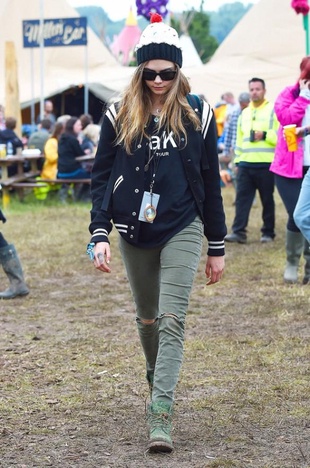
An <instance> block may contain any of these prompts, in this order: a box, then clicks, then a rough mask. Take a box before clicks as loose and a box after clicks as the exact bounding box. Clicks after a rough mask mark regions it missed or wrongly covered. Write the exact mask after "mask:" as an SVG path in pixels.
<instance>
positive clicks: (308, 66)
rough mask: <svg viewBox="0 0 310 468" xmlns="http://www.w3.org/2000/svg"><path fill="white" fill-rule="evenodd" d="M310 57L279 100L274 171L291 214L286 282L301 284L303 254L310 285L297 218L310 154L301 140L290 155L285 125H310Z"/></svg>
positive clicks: (309, 256) (309, 254)
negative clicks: (299, 272)
mask: <svg viewBox="0 0 310 468" xmlns="http://www.w3.org/2000/svg"><path fill="white" fill-rule="evenodd" d="M309 88H310V56H308V57H304V58H303V60H302V62H301V64H300V76H299V80H298V82H297V83H296V84H295V85H293V86H288V87H286V88H285V89H284V90H283V91H282V92H281V93H280V94H279V96H278V97H277V99H276V101H275V113H276V115H277V118H278V120H279V122H280V127H279V131H278V141H277V145H276V150H275V157H274V160H273V163H272V164H271V166H270V170H271V171H272V172H274V174H275V183H276V186H277V189H278V192H279V194H280V197H281V198H282V201H283V203H284V205H285V208H286V211H287V213H288V221H287V225H286V227H287V230H286V245H285V247H286V267H285V271H284V281H285V282H287V283H296V282H297V281H298V266H299V261H300V257H301V254H302V252H303V254H304V258H305V273H304V277H303V284H308V283H309V282H310V250H309V243H308V242H307V240H306V239H305V238H304V236H303V235H302V233H301V232H300V230H299V229H298V227H297V226H296V224H295V222H294V218H293V213H294V209H295V206H296V203H297V200H298V196H299V192H300V188H301V183H302V180H303V178H304V176H305V174H306V173H307V171H308V168H309V167H310V151H309V147H308V145H307V144H306V140H307V139H306V140H303V139H302V138H299V139H298V149H297V150H296V151H293V152H289V151H288V149H287V144H286V140H285V138H284V135H283V126H284V125H290V124H296V125H297V127H301V126H306V125H309V124H310V89H309Z"/></svg>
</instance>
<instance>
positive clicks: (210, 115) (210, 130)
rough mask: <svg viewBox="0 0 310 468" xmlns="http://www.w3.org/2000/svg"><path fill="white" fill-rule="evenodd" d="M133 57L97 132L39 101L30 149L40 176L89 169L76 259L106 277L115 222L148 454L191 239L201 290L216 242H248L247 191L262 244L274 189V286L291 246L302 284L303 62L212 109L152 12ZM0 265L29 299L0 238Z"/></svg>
mask: <svg viewBox="0 0 310 468" xmlns="http://www.w3.org/2000/svg"><path fill="white" fill-rule="evenodd" d="M136 53H137V63H138V66H137V68H136V70H135V72H134V74H133V77H132V79H131V82H130V84H129V86H128V87H127V88H126V90H125V91H124V94H123V96H122V97H121V99H120V101H119V102H115V103H113V104H111V105H110V106H109V107H108V108H107V110H106V112H105V114H104V116H103V120H102V126H101V129H99V127H98V126H96V125H94V123H93V121H92V118H91V116H90V115H85V114H84V115H81V116H79V117H76V116H61V117H58V118H56V116H55V115H54V113H53V106H52V105H51V104H52V103H51V101H47V102H46V108H45V112H44V116H43V118H41V119H39V120H38V122H37V124H38V128H37V130H36V132H34V133H33V134H32V135H31V136H30V138H29V140H28V145H29V147H30V148H31V147H32V146H34V147H36V148H40V149H41V151H42V152H43V153H44V156H45V157H44V161H43V165H42V172H41V178H42V179H50V180H53V179H54V178H55V177H57V179H60V180H61V179H62V178H63V179H70V178H74V179H76V178H78V179H84V178H89V177H91V194H90V193H87V196H88V197H89V196H91V202H92V209H91V222H90V226H89V231H90V234H91V240H90V243H89V245H88V247H87V253H88V255H89V257H90V259H91V260H92V261H93V263H94V266H95V268H97V269H98V270H99V271H101V272H103V273H111V271H112V270H111V263H110V261H111V246H110V241H109V234H110V232H111V230H112V226H113V224H114V226H115V228H116V229H117V231H118V233H119V249H120V254H121V257H122V259H123V263H124V266H125V269H126V272H127V277H128V281H129V284H130V288H131V292H132V296H133V301H134V304H135V309H136V324H137V330H138V335H139V339H140V342H141V347H142V350H143V353H144V356H145V367H146V381H147V383H148V385H149V389H150V398H151V401H150V404H149V406H148V410H147V419H148V424H149V442H148V450H149V451H151V452H171V451H172V450H173V442H172V438H171V428H172V417H173V409H174V393H175V389H176V385H177V382H178V379H179V374H180V369H181V364H182V357H183V352H184V329H185V320H186V313H187V307H188V303H189V298H190V294H191V289H192V285H193V282H194V278H195V274H196V272H197V268H198V264H199V261H200V258H201V254H202V247H203V238H204V237H206V239H207V242H208V247H207V254H206V264H205V275H206V281H207V285H212V284H215V283H217V282H218V281H220V280H221V278H222V275H223V272H224V266H225V260H224V259H225V247H224V242H225V240H226V242H228V243H239V244H245V243H246V242H247V237H248V236H247V226H248V221H249V216H250V212H251V207H252V205H253V202H254V200H255V196H256V192H257V191H258V194H259V197H260V200H261V204H262V227H261V234H260V242H261V243H263V244H264V243H271V242H273V241H274V239H275V236H276V232H275V218H276V216H275V201H274V188H275V187H277V190H278V192H279V194H280V197H281V199H282V201H283V204H284V206H285V208H286V210H287V214H288V220H287V226H286V243H285V250H286V266H285V269H284V274H283V277H284V281H285V282H287V283H296V282H297V281H298V266H299V262H300V258H301V255H302V254H303V256H304V259H305V266H304V275H303V280H302V282H303V284H308V283H309V282H310V250H309V241H310V239H309V236H310V221H309V220H310V207H309V204H310V201H309V199H310V197H309V188H310V171H309V167H310V146H309V145H310V141H308V135H309V134H310V57H305V58H304V59H303V60H302V62H301V65H300V71H299V73H296V75H297V77H296V78H297V80H296V83H294V84H292V85H291V86H288V87H287V88H285V89H284V90H283V91H281V92H280V94H279V96H278V97H277V99H276V101H275V103H272V102H270V101H269V100H268V99H267V97H266V93H267V88H266V84H265V81H264V79H263V78H260V77H253V78H249V81H248V90H247V91H245V92H243V93H241V94H240V95H239V98H238V102H236V101H235V98H234V95H233V93H231V92H226V93H224V94H223V95H222V96H221V101H220V102H219V103H218V105H216V106H215V107H214V109H212V108H211V106H210V105H209V103H208V102H207V101H206V100H205V99H203V98H202V97H201V96H195V95H192V94H191V93H190V84H189V82H188V80H187V78H186V76H185V75H184V74H183V72H182V70H181V67H182V49H181V46H180V42H179V37H178V34H177V32H176V31H175V30H174V29H173V28H172V27H170V26H168V25H165V24H164V23H163V22H162V21H161V18H160V16H159V15H153V17H152V22H151V24H150V25H149V26H147V27H146V28H145V30H144V31H143V33H142V35H141V38H140V41H139V43H138V45H137V47H136ZM292 124H294V125H296V137H297V143H298V147H297V150H295V151H293V152H291V151H289V149H288V146H287V141H286V137H285V133H284V127H285V126H286V125H292ZM4 125H5V126H4V128H2V129H1V130H0V143H1V141H4V139H5V137H6V135H8V133H9V134H10V135H13V133H12V132H14V125H16V120H14V119H13V118H10V117H8V118H7V119H6V120H5V122H4ZM99 130H100V132H99ZM14 138H15V136H14ZM6 142H7V140H6ZM12 144H14V145H15V147H16V148H18V145H19V144H20V143H19V141H17V140H16V139H13V136H12ZM21 144H22V145H23V143H22V142H21ZM89 152H92V153H93V152H96V157H95V161H94V165H93V167H92V169H91V170H90V168H89V167H87V166H86V167H85V166H83V165H82V163H81V162H78V161H77V160H76V157H77V156H80V155H82V154H87V153H89ZM221 180H222V185H221ZM229 183H233V184H234V186H235V191H236V194H235V203H234V205H235V217H234V220H233V224H232V230H231V232H230V233H229V234H227V229H226V224H225V214H224V207H223V201H222V192H221V190H222V187H223V186H225V185H227V184H229ZM62 188H63V187H62ZM62 188H61V189H60V191H59V193H60V195H61V197H65V194H64V193H63V190H62ZM82 193H83V187H81V193H80V196H81V197H82ZM0 215H1V217H0V219H2V221H3V222H4V221H5V217H4V215H3V214H2V213H1V212H0ZM0 261H1V263H2V266H3V268H4V271H5V272H6V274H7V276H8V278H9V280H10V287H9V289H7V290H6V291H4V292H2V293H0V298H3V299H12V298H14V297H16V296H22V295H26V294H28V292H29V289H28V287H27V286H26V284H25V282H24V278H23V272H22V268H21V264H20V262H19V259H18V256H17V253H16V250H15V248H14V245H13V244H9V243H8V242H7V241H6V240H5V239H4V237H3V236H2V235H1V234H0Z"/></svg>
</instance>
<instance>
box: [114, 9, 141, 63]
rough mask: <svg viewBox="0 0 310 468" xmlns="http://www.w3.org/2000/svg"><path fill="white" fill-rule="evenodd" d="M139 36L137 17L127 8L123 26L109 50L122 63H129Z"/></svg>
mask: <svg viewBox="0 0 310 468" xmlns="http://www.w3.org/2000/svg"><path fill="white" fill-rule="evenodd" d="M140 36H141V29H140V28H139V26H138V23H137V18H136V17H135V16H134V14H133V12H132V8H130V10H129V14H128V16H127V19H126V22H125V26H124V28H123V29H122V31H121V32H120V33H119V35H118V36H116V37H115V38H114V41H113V42H112V44H111V47H110V48H111V52H112V53H113V55H114V57H116V58H117V60H118V61H119V62H120V63H121V64H122V65H129V63H130V62H131V61H132V60H133V58H134V50H135V46H136V44H138V42H139V39H140Z"/></svg>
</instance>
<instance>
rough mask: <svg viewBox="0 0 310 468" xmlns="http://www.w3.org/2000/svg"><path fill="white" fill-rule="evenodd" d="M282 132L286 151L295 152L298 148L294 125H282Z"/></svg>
mask: <svg viewBox="0 0 310 468" xmlns="http://www.w3.org/2000/svg"><path fill="white" fill-rule="evenodd" d="M283 130H284V134H285V139H286V144H287V149H288V150H289V151H291V152H293V151H296V150H297V148H298V144H297V135H296V125H295V124H292V125H284V127H283Z"/></svg>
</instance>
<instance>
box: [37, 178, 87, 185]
mask: <svg viewBox="0 0 310 468" xmlns="http://www.w3.org/2000/svg"><path fill="white" fill-rule="evenodd" d="M38 182H45V183H47V184H90V182H91V179H90V178H89V179H38Z"/></svg>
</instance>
